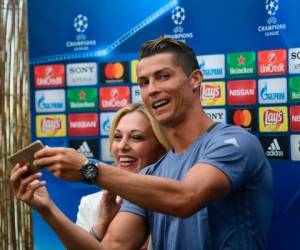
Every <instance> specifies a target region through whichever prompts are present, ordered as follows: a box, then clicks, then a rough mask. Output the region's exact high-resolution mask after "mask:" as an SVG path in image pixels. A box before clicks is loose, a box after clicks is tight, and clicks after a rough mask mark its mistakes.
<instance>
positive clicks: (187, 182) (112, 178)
mask: <svg viewBox="0 0 300 250" xmlns="http://www.w3.org/2000/svg"><path fill="white" fill-rule="evenodd" d="M98 166H99V169H100V174H99V175H98V177H97V180H96V183H97V184H98V185H100V186H101V187H103V188H105V189H108V190H110V191H111V192H113V193H116V194H118V195H120V196H121V197H123V198H125V199H126V200H129V201H131V202H133V203H135V204H137V205H139V206H141V207H143V208H145V209H148V210H153V211H157V212H161V213H166V214H169V215H173V216H177V217H183V218H184V217H188V216H190V215H192V214H193V213H194V212H196V211H197V210H199V209H200V208H202V207H204V206H206V205H207V204H208V203H210V202H212V201H216V200H218V199H220V198H222V197H224V196H226V195H227V194H229V193H230V191H231V183H230V181H229V179H228V177H227V176H226V175H225V174H224V173H223V172H222V171H221V170H219V169H218V168H216V167H214V166H212V165H209V164H196V165H195V166H193V167H192V168H191V170H190V171H189V172H188V173H187V175H186V177H185V179H184V180H182V181H177V180H171V179H166V178H161V177H157V176H149V175H139V174H135V173H130V172H127V171H122V170H119V169H116V168H111V167H107V166H105V165H104V164H102V163H100V164H98Z"/></svg>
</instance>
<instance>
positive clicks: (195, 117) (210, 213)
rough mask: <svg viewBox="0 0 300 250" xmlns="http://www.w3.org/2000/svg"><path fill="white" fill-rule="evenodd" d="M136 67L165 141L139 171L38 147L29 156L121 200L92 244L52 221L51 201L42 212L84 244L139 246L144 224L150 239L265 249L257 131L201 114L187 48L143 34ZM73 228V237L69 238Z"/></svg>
mask: <svg viewBox="0 0 300 250" xmlns="http://www.w3.org/2000/svg"><path fill="white" fill-rule="evenodd" d="M137 77H138V83H139V86H140V88H141V93H142V98H143V101H144V103H145V104H146V106H147V108H148V109H149V111H150V112H151V113H152V115H153V116H154V117H155V119H157V121H158V122H159V123H160V124H161V125H162V126H163V127H164V129H165V130H166V133H167V135H168V138H169V141H170V144H171V146H172V150H171V151H170V152H168V154H167V155H165V156H164V157H163V158H162V159H161V160H159V161H158V162H157V163H156V164H154V165H152V166H150V167H148V168H146V169H145V170H143V171H142V172H143V175H138V174H133V173H128V172H126V171H122V170H119V169H116V168H109V167H107V166H106V165H105V164H103V163H101V162H100V163H98V164H97V165H96V166H94V165H93V164H90V165H89V166H88V167H87V166H84V167H81V166H82V165H83V163H84V159H82V158H81V159H79V158H78V159H76V160H75V157H72V155H70V156H69V155H68V152H69V153H70V151H66V150H64V149H59V148H56V149H55V148H53V149H51V148H46V149H44V150H41V151H39V152H38V153H37V154H36V157H37V160H36V162H35V164H36V165H37V166H47V167H48V169H49V170H50V171H51V172H53V173H54V174H55V175H56V176H58V177H60V178H63V179H66V180H72V181H78V180H82V178H83V179H85V180H89V181H91V182H94V183H95V184H97V185H99V186H101V187H102V188H105V189H107V190H109V191H111V192H112V193H115V194H118V195H120V196H121V197H123V198H125V199H126V200H127V201H128V202H125V203H124V204H123V206H122V208H121V212H119V213H118V215H117V216H116V217H115V218H114V220H113V222H112V223H111V225H110V227H109V228H108V231H107V233H106V235H105V237H104V239H103V240H102V242H101V243H98V244H96V243H94V242H92V241H89V240H88V238H87V236H85V235H83V233H81V232H77V229H76V230H75V229H73V227H72V226H71V225H69V226H66V225H65V223H60V222H59V221H61V220H60V219H61V215H58V214H55V212H50V211H49V209H48V210H47V211H46V212H45V213H44V214H43V213H42V215H43V217H44V218H45V219H46V221H47V222H48V223H49V224H50V225H51V226H52V227H53V228H54V230H55V231H56V232H57V233H58V235H59V236H60V238H61V239H62V241H63V242H65V244H66V246H67V247H68V249H88V248H86V246H87V245H88V244H90V246H89V247H90V249H137V248H138V247H139V246H140V245H141V244H142V243H143V242H144V240H145V239H146V236H147V234H148V227H149V228H150V233H151V236H152V238H153V247H154V249H167V250H173V249H189V250H199V249H203V250H209V249H236V250H248V249H249V250H250V249H266V239H267V230H268V226H269V223H270V217H271V214H272V175H271V168H270V165H269V163H268V161H267V159H266V157H265V155H264V152H263V150H262V148H261V145H260V143H259V142H258V140H257V138H256V137H255V136H253V135H251V134H250V133H248V132H247V131H245V130H244V129H242V128H239V127H235V126H230V125H224V124H217V123H214V122H213V121H212V120H211V119H209V118H208V117H207V116H206V115H205V113H204V112H203V110H202V108H201V102H200V96H199V95H200V94H199V86H200V84H201V81H202V73H201V71H200V70H199V68H198V62H197V60H196V56H195V54H194V52H193V51H192V50H191V49H190V48H189V47H188V46H187V45H186V44H184V43H181V42H178V41H175V40H172V39H170V38H159V39H156V40H152V41H149V42H146V43H145V44H144V45H143V47H142V48H141V53H140V59H139V63H138V65H137ZM71 159H72V160H71ZM80 169H81V171H80ZM50 214H51V215H50ZM68 230H70V231H71V232H70V231H68ZM72 233H74V234H72ZM74 235H80V237H79V236H78V237H76V240H75V241H76V242H70V237H74ZM72 239H73V238H72ZM87 241H88V242H89V243H86V242H87ZM93 247H95V248H93ZM102 247H103V248H102Z"/></svg>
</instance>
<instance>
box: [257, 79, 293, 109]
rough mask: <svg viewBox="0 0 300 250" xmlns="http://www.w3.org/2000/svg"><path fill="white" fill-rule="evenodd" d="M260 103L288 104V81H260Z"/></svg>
mask: <svg viewBox="0 0 300 250" xmlns="http://www.w3.org/2000/svg"><path fill="white" fill-rule="evenodd" d="M258 92H259V103H260V104H272V103H286V102H287V80H286V78H284V77H282V78H272V79H260V80H259V81H258Z"/></svg>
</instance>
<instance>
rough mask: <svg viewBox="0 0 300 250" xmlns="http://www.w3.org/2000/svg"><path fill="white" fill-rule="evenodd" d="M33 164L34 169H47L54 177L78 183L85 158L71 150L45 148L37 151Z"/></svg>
mask: <svg viewBox="0 0 300 250" xmlns="http://www.w3.org/2000/svg"><path fill="white" fill-rule="evenodd" d="M34 157H35V158H36V160H35V161H34V162H33V164H34V166H36V167H40V168H42V167H47V169H48V171H50V172H52V173H53V174H54V175H55V176H56V177H58V178H62V179H64V180H68V181H80V180H81V179H82V177H81V174H80V171H79V170H80V167H81V166H82V165H83V164H84V163H85V162H86V160H87V159H86V157H85V156H84V155H82V154H80V153H79V152H77V151H76V150H75V149H73V148H63V147H61V148H50V147H45V148H43V149H41V150H40V151H38V152H37V153H36V154H35V155H34Z"/></svg>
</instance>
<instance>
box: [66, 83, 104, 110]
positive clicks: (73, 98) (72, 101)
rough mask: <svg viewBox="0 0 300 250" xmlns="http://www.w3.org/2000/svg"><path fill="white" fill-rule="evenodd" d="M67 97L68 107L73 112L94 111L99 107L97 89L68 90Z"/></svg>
mask: <svg viewBox="0 0 300 250" xmlns="http://www.w3.org/2000/svg"><path fill="white" fill-rule="evenodd" d="M67 97H68V100H67V107H68V109H71V110H94V109H97V107H98V102H97V100H98V98H97V89H96V88H72V89H68V92H67Z"/></svg>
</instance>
